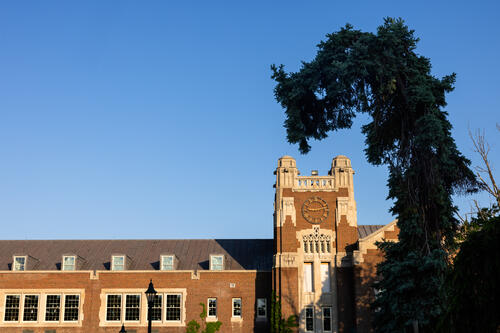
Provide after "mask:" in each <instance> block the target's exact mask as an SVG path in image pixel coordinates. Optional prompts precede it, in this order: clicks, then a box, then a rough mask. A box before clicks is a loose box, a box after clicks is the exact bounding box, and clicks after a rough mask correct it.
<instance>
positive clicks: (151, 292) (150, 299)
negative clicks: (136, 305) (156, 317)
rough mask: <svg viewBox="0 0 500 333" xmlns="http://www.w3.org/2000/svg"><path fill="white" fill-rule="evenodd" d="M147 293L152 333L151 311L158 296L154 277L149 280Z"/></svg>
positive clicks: (149, 329) (149, 325) (149, 332)
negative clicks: (154, 285)
mask: <svg viewBox="0 0 500 333" xmlns="http://www.w3.org/2000/svg"><path fill="white" fill-rule="evenodd" d="M145 294H146V298H147V300H148V333H151V322H152V318H151V312H152V310H153V304H154V301H155V296H156V290H155V288H154V287H153V280H152V279H151V280H150V281H149V287H148V290H146V292H145Z"/></svg>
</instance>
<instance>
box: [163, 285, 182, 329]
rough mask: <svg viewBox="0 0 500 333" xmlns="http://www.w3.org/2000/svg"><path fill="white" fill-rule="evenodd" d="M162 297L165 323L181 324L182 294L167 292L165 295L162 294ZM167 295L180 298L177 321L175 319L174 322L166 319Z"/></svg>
mask: <svg viewBox="0 0 500 333" xmlns="http://www.w3.org/2000/svg"><path fill="white" fill-rule="evenodd" d="M163 295H164V296H163V297H164V302H163V307H164V308H165V322H166V323H180V322H182V310H183V306H182V305H183V303H182V302H183V297H184V295H183V294H182V293H175V292H167V293H164V294H163ZM168 295H176V296H180V300H179V319H176V320H169V319H167V298H168Z"/></svg>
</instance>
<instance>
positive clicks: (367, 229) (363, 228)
mask: <svg viewBox="0 0 500 333" xmlns="http://www.w3.org/2000/svg"><path fill="white" fill-rule="evenodd" d="M383 227H385V225H375V224H374V225H358V237H359V238H365V237H366V236H368V235H371V234H373V233H374V232H375V231H377V230H378V229H380V228H383Z"/></svg>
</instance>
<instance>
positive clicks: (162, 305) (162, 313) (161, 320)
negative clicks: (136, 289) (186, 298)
mask: <svg viewBox="0 0 500 333" xmlns="http://www.w3.org/2000/svg"><path fill="white" fill-rule="evenodd" d="M156 296H160V297H161V304H160V320H154V319H153V320H152V321H153V323H162V322H163V321H164V320H163V316H164V313H165V316H166V311H163V307H164V305H165V295H164V294H163V293H157V294H156ZM156 296H155V297H156ZM145 303H146V307H147V306H148V304H147V303H148V302H147V301H146V302H145ZM147 319H148V314H147V311H146V320H147Z"/></svg>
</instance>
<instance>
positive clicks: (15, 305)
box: [3, 295, 21, 321]
mask: <svg viewBox="0 0 500 333" xmlns="http://www.w3.org/2000/svg"><path fill="white" fill-rule="evenodd" d="M20 300H21V295H7V296H5V315H4V318H3V319H4V321H19V303H20Z"/></svg>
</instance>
